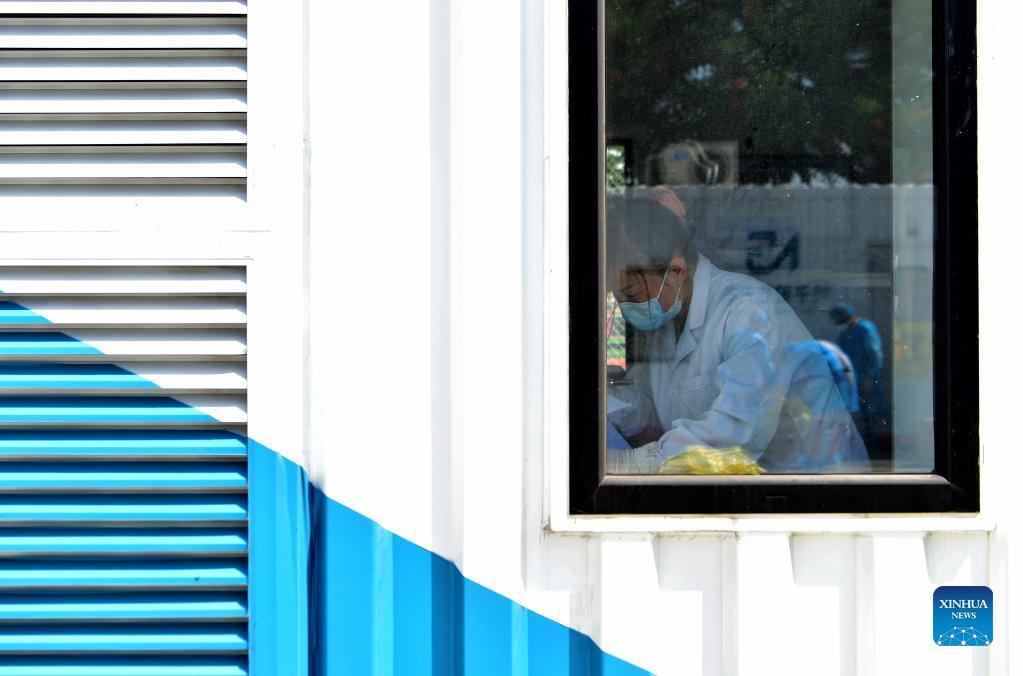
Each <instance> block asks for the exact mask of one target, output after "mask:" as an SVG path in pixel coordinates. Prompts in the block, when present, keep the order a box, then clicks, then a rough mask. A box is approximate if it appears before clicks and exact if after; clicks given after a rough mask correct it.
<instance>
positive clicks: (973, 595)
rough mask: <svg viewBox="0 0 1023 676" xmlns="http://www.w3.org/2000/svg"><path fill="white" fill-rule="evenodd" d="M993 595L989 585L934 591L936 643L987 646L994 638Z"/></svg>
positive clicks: (939, 588)
mask: <svg viewBox="0 0 1023 676" xmlns="http://www.w3.org/2000/svg"><path fill="white" fill-rule="evenodd" d="M992 599H993V597H992V594H991V590H990V589H989V588H987V587H938V588H937V589H935V590H934V642H935V643H937V644H938V645H940V646H960V647H962V646H981V647H983V646H986V645H991V641H993V640H994V627H993V625H994V622H993V620H992V617H993V612H992V609H991V608H992V605H993V600H992Z"/></svg>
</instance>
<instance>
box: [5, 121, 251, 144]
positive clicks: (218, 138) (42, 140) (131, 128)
mask: <svg viewBox="0 0 1023 676" xmlns="http://www.w3.org/2000/svg"><path fill="white" fill-rule="evenodd" d="M245 141H246V136H245V123H244V122H243V121H240V120H238V121H230V120H227V121H163V122H134V121H124V120H115V121H108V122H78V121H69V122H61V121H47V122H5V121H4V120H3V119H2V118H0V145H9V146H19V145H29V146H35V145H90V144H95V145H147V144H152V145H169V144H175V143H178V144H200V143H213V144H238V143H245Z"/></svg>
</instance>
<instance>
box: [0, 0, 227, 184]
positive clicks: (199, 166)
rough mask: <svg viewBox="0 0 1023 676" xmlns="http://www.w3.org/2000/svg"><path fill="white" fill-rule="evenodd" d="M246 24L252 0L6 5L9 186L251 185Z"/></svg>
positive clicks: (3, 68)
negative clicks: (246, 0) (248, 3)
mask: <svg viewBox="0 0 1023 676" xmlns="http://www.w3.org/2000/svg"><path fill="white" fill-rule="evenodd" d="M246 30H247V29H246V6H245V3H244V2H234V1H222V2H216V1H211V2H200V1H194V2H173V1H170V0H163V1H159V0H153V1H150V2H142V1H138V2H134V1H127V0H122V1H121V2H42V1H40V2H4V1H3V0H0V94H2V95H0V185H4V184H6V185H26V184H30V185H31V184H39V185H54V186H59V185H62V184H76V185H79V184H84V185H90V184H92V185H106V186H109V185H118V184H124V185H139V184H153V185H162V184H166V185H181V184H189V185H191V184H209V185H221V186H237V185H244V183H245V179H246V175H247V169H246V142H247V136H246V96H245V93H246V79H247V73H246V46H247V34H246ZM224 189H225V190H235V188H227V187H225V188H224Z"/></svg>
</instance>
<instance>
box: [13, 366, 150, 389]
mask: <svg viewBox="0 0 1023 676" xmlns="http://www.w3.org/2000/svg"><path fill="white" fill-rule="evenodd" d="M15 388H23V389H24V388H88V389H99V388H120V389H128V388H131V389H146V388H148V389H159V388H158V386H157V385H156V384H155V383H153V382H152V381H151V380H147V379H146V378H142V377H140V376H138V375H136V374H134V373H132V372H131V371H127V370H125V369H123V368H121V367H120V366H116V365H114V364H48V363H40V364H33V363H14V364H12V363H7V364H0V390H3V389H15Z"/></svg>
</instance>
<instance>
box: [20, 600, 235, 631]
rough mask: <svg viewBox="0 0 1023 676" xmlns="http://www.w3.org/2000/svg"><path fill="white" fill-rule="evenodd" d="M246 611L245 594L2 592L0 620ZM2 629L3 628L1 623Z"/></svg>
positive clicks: (217, 616) (212, 615)
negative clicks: (60, 593)
mask: <svg viewBox="0 0 1023 676" xmlns="http://www.w3.org/2000/svg"><path fill="white" fill-rule="evenodd" d="M247 612H248V611H247V610H246V606H245V595H244V594H230V593H219V594H211V593H205V594H181V593H178V592H169V593H168V592H164V593H162V594H153V593H146V594H142V593H136V594H124V593H112V594H74V595H65V596H59V597H56V596H51V595H45V596H44V595H35V596H30V597H26V595H24V594H18V595H4V594H0V622H3V621H10V620H17V621H18V622H23V623H24V622H33V621H43V620H45V621H63V622H97V621H114V620H116V621H126V620H136V621H138V620H200V621H209V620H222V621H231V620H237V619H244V617H245V615H246V613H247ZM0 631H3V626H2V625H0Z"/></svg>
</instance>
